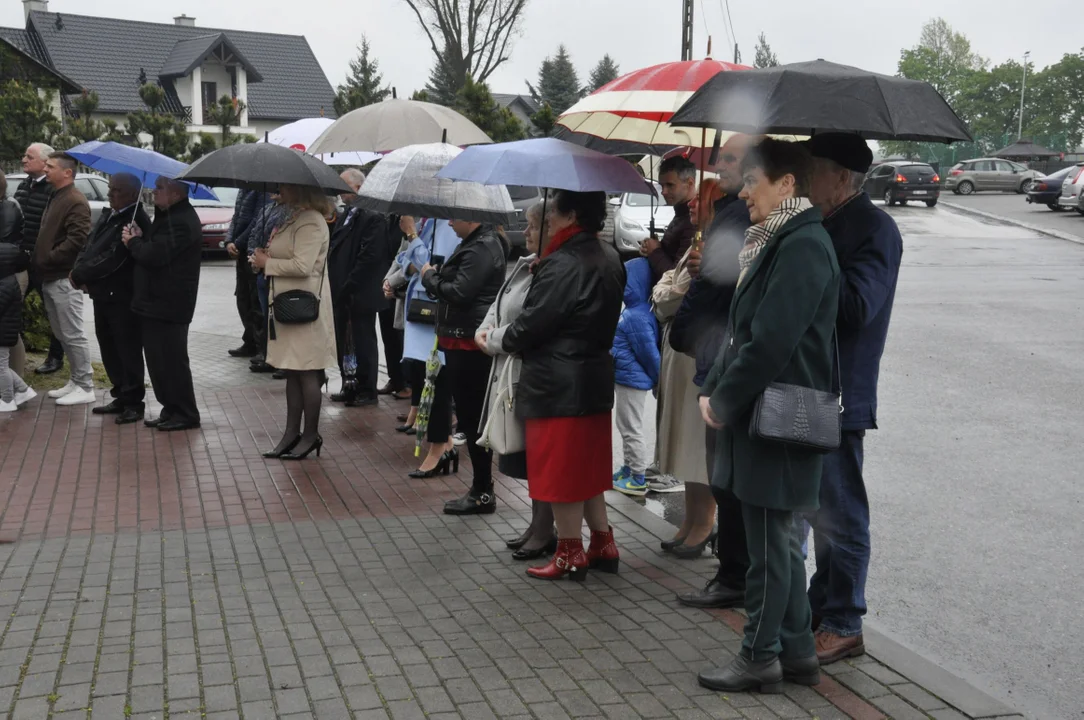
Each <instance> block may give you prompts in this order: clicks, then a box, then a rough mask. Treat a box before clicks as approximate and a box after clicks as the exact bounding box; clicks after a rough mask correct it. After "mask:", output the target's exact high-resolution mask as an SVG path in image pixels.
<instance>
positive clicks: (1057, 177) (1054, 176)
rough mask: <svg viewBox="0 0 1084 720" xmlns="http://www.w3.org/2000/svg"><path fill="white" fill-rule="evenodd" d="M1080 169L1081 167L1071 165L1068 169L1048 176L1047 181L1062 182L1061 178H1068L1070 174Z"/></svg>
mask: <svg viewBox="0 0 1084 720" xmlns="http://www.w3.org/2000/svg"><path fill="white" fill-rule="evenodd" d="M1079 169H1080V166H1079V165H1070V166H1069V167H1067V168H1062V169H1061V170H1058V171H1057V172H1056V173H1050V174H1049V175H1047V176H1046V179H1047V180H1060V179H1061V178H1064V177H1068V176H1069V173H1071V172H1072V171H1074V170H1079Z"/></svg>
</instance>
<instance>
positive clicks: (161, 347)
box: [121, 177, 203, 432]
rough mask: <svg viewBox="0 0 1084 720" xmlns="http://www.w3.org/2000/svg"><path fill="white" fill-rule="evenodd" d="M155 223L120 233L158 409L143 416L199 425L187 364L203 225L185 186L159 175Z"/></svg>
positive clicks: (153, 423)
mask: <svg viewBox="0 0 1084 720" xmlns="http://www.w3.org/2000/svg"><path fill="white" fill-rule="evenodd" d="M154 204H155V206H156V207H157V210H156V211H155V213H154V222H152V223H151V228H150V232H149V233H148V234H147V235H143V233H142V231H140V230H139V229H138V228H136V229H134V230H133V229H131V228H128V229H125V231H124V234H123V235H122V236H121V239H122V241H123V242H124V244H125V245H127V247H128V252H129V253H131V255H132V259H133V260H134V261H135V273H134V276H133V288H132V290H133V292H132V312H134V313H135V314H136V315H138V316H139V317H140V319H141V321H142V329H143V346H144V348H145V351H146V356H147V371H148V372H149V373H150V376H151V386H152V387H153V388H154V395H155V397H157V398H158V401H159V402H160V403H162V414H161V416H160V417H158V418H157V419H154V420H145V421H144V423H143V424H144V425H146V426H147V427H152V428H154V427H156V428H158V429H159V430H161V431H163V432H172V431H175V430H191V429H193V428H198V427H199V426H200V416H199V410H198V409H197V408H196V393H195V389H194V388H193V387H192V369H191V367H190V366H189V363H188V326H189V324H191V322H192V316H193V315H194V314H195V312H196V296H197V294H198V292H199V274H200V259H201V253H202V246H203V226H202V225H201V224H200V220H199V216H198V215H197V214H196V210H195V209H194V208H193V207H192V205H191V203H189V202H188V186H187V185H185V184H184V183H180V182H176V181H174V180H169V179H167V178H164V177H160V178H158V181H157V182H156V183H155V189H154Z"/></svg>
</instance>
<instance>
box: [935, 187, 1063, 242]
mask: <svg viewBox="0 0 1084 720" xmlns="http://www.w3.org/2000/svg"><path fill="white" fill-rule="evenodd" d="M941 199H942V200H943V201H945V202H949V203H953V204H956V205H963V206H965V207H969V208H974V209H975V210H981V211H983V212H988V213H993V214H995V215H1000V216H1002V217H1006V218H1009V219H1011V220H1015V221H1017V222H1022V223H1026V224H1028V225H1035V226H1037V227H1041V228H1047V229H1049V230H1057V231H1060V232H1064V233H1069V234H1071V235H1077V236H1079V237H1080V238H1082V239H1084V216H1081V215H1079V214H1078V213H1075V212H1072V211H1062V212H1054V211H1053V210H1051V209H1049V208H1048V207H1047V206H1046V205H1032V204H1031V203H1029V202H1028V201H1027V198H1026V197H1024V196H1023V195H1017V194H1015V193H978V194H975V195H968V196H966V197H965V196H963V195H953V194H952V193H945V194H943V195H942V196H941Z"/></svg>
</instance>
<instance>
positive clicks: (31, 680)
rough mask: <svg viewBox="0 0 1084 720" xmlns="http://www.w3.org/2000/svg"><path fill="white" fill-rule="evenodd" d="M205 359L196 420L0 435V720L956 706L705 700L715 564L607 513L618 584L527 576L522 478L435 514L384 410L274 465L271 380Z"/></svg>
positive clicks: (831, 690) (738, 697)
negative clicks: (521, 545)
mask: <svg viewBox="0 0 1084 720" xmlns="http://www.w3.org/2000/svg"><path fill="white" fill-rule="evenodd" d="M204 349H205V350H206V348H204ZM220 349H221V348H212V349H210V350H207V353H208V358H207V362H208V363H210V362H214V363H215V365H214V366H212V367H208V368H204V369H203V370H201V371H200V372H201V373H202V375H201V376H203V375H215V376H216V377H217V378H218V382H216V383H213V384H211V386H212V388H218V387H232V388H233V389H228V390H214V389H204V390H203V391H202V393H201V405H202V407H203V408H204V426H203V429H202V430H201V431H199V432H192V433H188V434H168V435H167V434H162V433H157V432H153V431H150V430H147V429H144V428H143V427H142V426H126V427H123V428H118V427H117V426H115V425H113V424H112V423H111V422H110V421H109V419H108V418H106V419H104V420H103V419H102V418H100V417H97V416H93V415H91V414H90V410H89V408H88V407H81V408H74V409H72V408H67V409H65V408H57V407H56V406H55V404H53V403H51V402H48V401H45V402H42V401H35V402H34V403H32V404H31V406H30V407H28V408H27V409H26V410H24V411H22V412H20V413H18V414H16V415H14V416H12V417H10V418H8V419H6V420H3V421H0V448H2V450H0V452H2V461H0V507H2V508H3V510H2V514H0V535H2V536H3V537H4V538H5V539H10V540H16V541H17V542H16V543H15V544H11V545H5V546H0V617H3V618H5V620H6V622H5V623H3V626H2V630H0V715H2V714H3V713H4V711H5V710H7V711H8V713H9V714H8V717H11V718H20V719H22V718H26V719H28V720H30V719H32V720H39V719H41V718H46V717H52V718H57V719H60V718H63V719H65V720H67V719H69V718H80V719H85V718H88V717H89V718H94V719H98V718H107V719H108V720H117V719H119V718H125V717H133V718H148V719H149V718H155V719H156V720H161V719H162V718H180V717H207V718H211V719H214V720H226V719H227V718H247V719H249V720H252V719H262V718H279V717H281V718H294V719H295V720H300V719H301V718H316V719H318V720H332V719H335V718H353V719H354V720H360V719H362V718H366V719H368V718H388V717H391V718H396V719H405V718H423V717H428V718H431V719H433V720H436V719H438V718H463V719H464V720H482V719H484V718H494V717H495V718H524V719H526V718H536V719H538V720H541V719H544V718H567V717H575V718H611V719H615V720H623V719H625V718H629V719H632V718H641V717H643V718H682V719H684V720H692V719H694V718H808V717H817V718H821V720H828V719H830V718H845V717H854V718H863V719H865V718H881V717H892V718H926V717H933V718H937V719H938V720H948V719H949V718H962V717H964V716H963V715H961V714H958V713H956V712H955V711H954V710H952V709H950V708H948V707H947V706H946V705H945V704H944V703H943V702H941V701H940V700H938V699H937V698H935V697H933V696H932V695H929V694H927V693H925V691H923V690H922V689H921V688H919V687H917V686H915V685H913V684H911V683H910V682H908V681H907V679H906V678H904V677H902V676H900V675H897V674H896V673H894V672H893V671H891V670H890V669H888V668H886V667H884V666H883V665H881V664H879V663H877V662H876V661H874V660H872V659H868V658H863V659H860V660H858V661H856V662H853V663H850V664H840V665H837V666H835V667H833V668H831V673H832V674H831V675H828V676H826V677H825V681H824V682H823V683H822V684H821V686H820V687H818V688H816V689H815V690H813V689H808V688H798V687H788V688H787V691H786V693H785V694H784V695H780V696H758V695H744V694H735V695H729V696H724V695H721V694H718V693H712V692H707V691H704V690H702V689H700V688H699V687H697V685H696V677H695V673H696V671H697V670H698V669H700V668H701V667H703V666H705V665H707V664H709V663H712V662H716V661H718V660H719V659H720V658H721V657H723V655H724V654H726V653H729V652H732V651H733V650H734V649H735V648H736V647H737V645H738V638H739V636H738V634H737V633H736V629H738V628H740V626H741V622H742V618H741V616H740V615H738V614H737V613H733V612H729V611H723V612H716V613H709V612H703V611H698V610H692V609H688V608H682V607H680V606H678V605H677V604H676V603H675V602H673V600H672V598H673V593H674V592H675V591H683V590H685V589H688V588H690V587H692V586H698V585H701V584H702V583H703V582H704V581H705V579H706V578H707V577H708V576H709V575H710V574H711V572H712V571H713V562H712V561H710V560H708V559H703V560H700V561H695V562H687V563H681V562H677V561H674V560H673V559H672V558H669V557H666V556H662V555H660V554H659V552H658V551H657V545H658V539H659V538H658V535H656V534H655V533H653V532H652V530H651V529H649V527H648V526H647V524H645V522H644V521H643V515H642V510H641V511H640V514H639V515H638V514H637V513H636V512H634V511H635V510H637V509H639V507H638V506H636V505H634V504H630V503H628V502H626V501H616V500H615V504H616V506H615V510H614V512H613V517H612V519H613V523H614V526H615V531H616V534H617V540H618V544H619V546H620V548H621V553H622V562H623V565H622V572H621V574H620V575H619V576H608V575H603V574H593V575H591V576H590V577H589V578H588V580H587V582H586V583H584V584H582V585H578V584H572V583H543V582H537V581H532V580H529V579H528V578H527V577H526V576H525V574H524V572H523V571H524V565H523V564H520V563H515V562H513V561H512V560H511V559H510V557H509V553H508V552H507V551H505V550H504V548H503V538H505V537H508V536H511V535H514V534H517V533H518V532H519V531H520V530H521V529H522V528H523V527H524V526H525V525H526V522H527V517H528V515H529V508H530V504H529V500H528V498H527V495H526V488H525V487H524V486H523V484H521V483H519V482H517V481H512V480H509V479H506V478H500V479H499V481H498V490H497V495H498V497H499V502H500V506H499V512H498V514H497V515H494V516H489V517H485V518H481V517H476V518H466V519H463V518H449V517H445V516H443V515H440V514H438V513H439V508H440V504H441V501H442V500H443V499H445V498H447V497H451V496H454V495H457V494H459V493H461V492H463V491H464V489H465V488H466V487H467V485H468V484H469V479H470V478H469V476H470V468H469V463H468V464H466V465H465V466H464V467H463V469H462V472H461V473H460V475H459V476H458V477H450V478H445V479H439V480H434V481H421V480H409V479H407V478H406V472H407V471H408V470H410V469H412V468H414V467H415V466H416V463H417V461H416V460H415V458H414V457H413V455H412V448H413V446H412V444H411V441H410V440H409V439H407V438H405V437H404V436H402V435H397V434H396V433H394V432H393V430H392V429H391V428H392V426H393V425H394V415H395V413H396V412H398V411H401V410H402V409H403V407H404V406H403V404H402V403H394V402H393V401H390V400H387V399H385V400H382V404H381V405H380V406H379V407H377V408H366V409H356V410H346V409H343V408H341V407H337V406H329V405H325V410H324V417H323V419H322V432H323V435H324V438H325V441H326V444H325V448H324V455H323V457H322V458H320V459H318V460H316V459H313V460H309V461H306V462H302V463H293V464H286V463H282V462H268V461H266V460H264V459H263V458H262V457H261V456H260V454H259V453H260V451H261V450H262V449H265V448H267V447H270V446H271V445H272V444H273V440H272V438H273V437H274V438H276V439H277V430H278V420H279V418H280V417H281V415H282V413H283V405H284V398H283V388H282V385H281V384H276V383H273V382H269V381H267V380H265V379H261V380H259V382H257V383H256V384H254V385H251V386H239V385H241V382H240V381H238V382H234V383H233V384H232V385H231V384H230V373H234V374H237V373H241V375H240V376H239V377H240V378H243V379H244V380H245V381H246V382H247V381H248V380H249V378H248V377H246V375H250V374H248V373H245V371H244V365H243V364H241V363H240V362H239V361H236V362H234V363H233V364H229V365H227V364H226V363H227V362H228V361H225V360H222V359H221V357H220V355H219V354H218V352H219V350H220ZM212 351H213V353H215V354H214V357H213V358H212V357H211V353H212ZM214 368H218V369H217V370H216V369H214ZM238 368H240V369H238ZM253 382H255V381H253ZM204 387H206V385H204ZM464 459H465V458H464ZM920 708H921V710H920Z"/></svg>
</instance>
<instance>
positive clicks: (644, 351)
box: [610, 258, 661, 390]
mask: <svg viewBox="0 0 1084 720" xmlns="http://www.w3.org/2000/svg"><path fill="white" fill-rule="evenodd" d="M625 277H626V279H625V309H624V310H622V311H621V319H620V320H619V321H618V323H617V332H615V333H614V346H613V350H611V351H610V352H611V354H612V355H613V356H614V382H615V383H617V384H618V385H624V386H625V387H630V388H636V389H637V390H651V389H652V388H654V387H655V386H656V385H658V383H659V364H660V362H661V358H660V355H659V322H658V320H656V319H655V313H653V312H652V311H651V280H652V272H651V264H650V263H649V262H648V260H647V258H636V259H635V260H629V261H628V262H627V263H625Z"/></svg>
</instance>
